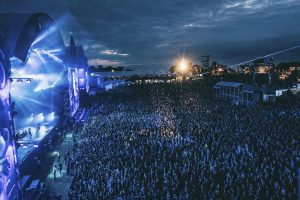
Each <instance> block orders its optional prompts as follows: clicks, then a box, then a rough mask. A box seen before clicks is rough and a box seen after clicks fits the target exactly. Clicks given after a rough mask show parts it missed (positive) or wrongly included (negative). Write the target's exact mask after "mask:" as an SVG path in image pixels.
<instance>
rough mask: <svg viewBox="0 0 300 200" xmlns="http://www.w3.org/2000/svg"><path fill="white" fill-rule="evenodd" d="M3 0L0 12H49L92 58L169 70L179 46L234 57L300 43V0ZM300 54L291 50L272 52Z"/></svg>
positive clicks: (228, 60)
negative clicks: (288, 51) (287, 51)
mask: <svg viewBox="0 0 300 200" xmlns="http://www.w3.org/2000/svg"><path fill="white" fill-rule="evenodd" d="M0 2H1V6H0V11H1V12H7V11H11V12H38V11H44V12H47V13H49V14H50V15H52V16H53V17H54V18H55V19H56V20H57V21H58V22H59V23H58V24H59V26H60V29H61V30H62V32H63V35H64V38H65V41H67V40H68V38H69V35H70V33H72V34H74V36H75V38H76V41H77V42H78V43H80V44H82V45H84V46H85V49H86V52H87V55H88V57H89V58H90V59H91V60H92V62H96V61H97V62H99V63H106V64H109V63H110V62H111V64H116V65H119V64H120V65H130V64H136V68H140V69H143V70H165V69H167V68H168V66H169V65H170V64H171V63H172V62H173V61H174V60H175V59H176V58H177V57H178V56H180V55H182V54H185V55H186V56H188V57H191V58H192V59H193V60H194V62H199V60H200V57H201V55H204V54H210V55H212V58H213V59H214V60H217V61H219V62H221V63H225V64H235V63H238V62H240V61H243V60H245V59H251V58H253V57H257V56H261V55H265V54H268V53H271V52H274V51H277V50H281V49H285V48H289V47H292V46H296V45H298V44H300V39H299V33H300V26H299V20H297V19H300V13H299V12H298V11H299V9H300V2H299V1H298V0H247V1H245V0H236V1H229V0H228V1H222V0H214V1H209V0H190V1H184V0H163V1H159V0H155V1H154V0H130V1H124V0H107V1H99V0H89V1H86V0H73V1H61V0H48V1H39V0H27V1H22V2H21V1H16V0H0ZM104 52H106V53H104ZM125 55H126V56H125ZM297 57H299V51H293V52H290V53H289V54H286V55H281V56H280V57H279V56H278V57H275V60H276V59H277V61H280V60H286V59H297ZM103 60H104V61H103ZM299 60H300V58H299Z"/></svg>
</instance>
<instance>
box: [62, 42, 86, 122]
mask: <svg viewBox="0 0 300 200" xmlns="http://www.w3.org/2000/svg"><path fill="white" fill-rule="evenodd" d="M64 60H65V64H66V66H67V67H68V79H69V87H68V94H67V97H68V98H69V99H68V100H67V103H66V105H67V106H66V109H65V111H66V116H71V117H73V116H74V115H75V113H76V111H77V110H78V108H79V106H80V99H81V98H80V97H81V96H83V95H85V94H86V93H88V91H89V79H88V62H87V57H86V56H85V54H84V49H83V47H82V46H76V44H75V41H74V38H73V36H71V39H70V45H69V46H68V47H66V53H65V58H64Z"/></svg>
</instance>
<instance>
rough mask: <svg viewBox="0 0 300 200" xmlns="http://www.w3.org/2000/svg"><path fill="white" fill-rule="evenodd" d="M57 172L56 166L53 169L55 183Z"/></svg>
mask: <svg viewBox="0 0 300 200" xmlns="http://www.w3.org/2000/svg"><path fill="white" fill-rule="evenodd" d="M56 172H57V169H56V165H54V167H53V179H54V181H55V180H56Z"/></svg>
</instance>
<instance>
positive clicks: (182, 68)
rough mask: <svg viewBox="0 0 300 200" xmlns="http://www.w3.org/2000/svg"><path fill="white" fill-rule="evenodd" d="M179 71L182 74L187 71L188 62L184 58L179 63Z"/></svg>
mask: <svg viewBox="0 0 300 200" xmlns="http://www.w3.org/2000/svg"><path fill="white" fill-rule="evenodd" d="M179 69H180V71H181V72H182V73H183V72H185V71H186V70H187V62H186V61H185V59H184V58H182V59H181V61H180V62H179Z"/></svg>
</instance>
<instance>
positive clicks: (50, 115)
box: [47, 112, 55, 122]
mask: <svg viewBox="0 0 300 200" xmlns="http://www.w3.org/2000/svg"><path fill="white" fill-rule="evenodd" d="M47 120H48V121H49V122H53V121H54V120H55V115H54V112H52V113H50V114H49V115H48V117H47Z"/></svg>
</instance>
